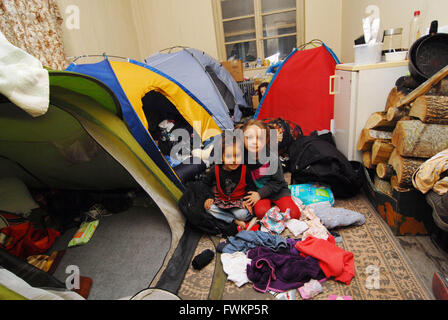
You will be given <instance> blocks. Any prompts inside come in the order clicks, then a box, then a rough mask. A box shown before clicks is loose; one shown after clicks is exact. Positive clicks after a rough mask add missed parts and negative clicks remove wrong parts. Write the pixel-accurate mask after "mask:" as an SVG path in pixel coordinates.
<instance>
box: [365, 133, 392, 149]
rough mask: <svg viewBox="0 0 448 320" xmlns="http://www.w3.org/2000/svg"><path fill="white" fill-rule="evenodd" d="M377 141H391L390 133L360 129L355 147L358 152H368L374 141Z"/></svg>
mask: <svg viewBox="0 0 448 320" xmlns="http://www.w3.org/2000/svg"><path fill="white" fill-rule="evenodd" d="M378 139H381V140H390V139H392V132H389V131H380V130H373V129H362V131H361V135H360V136H359V140H358V145H357V149H358V151H368V150H370V148H371V147H372V145H373V143H374V142H375V140H378Z"/></svg>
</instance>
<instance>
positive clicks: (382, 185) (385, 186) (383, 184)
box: [373, 175, 392, 197]
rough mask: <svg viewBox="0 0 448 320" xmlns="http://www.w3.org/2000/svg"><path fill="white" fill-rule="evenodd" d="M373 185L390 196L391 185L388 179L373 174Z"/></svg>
mask: <svg viewBox="0 0 448 320" xmlns="http://www.w3.org/2000/svg"><path fill="white" fill-rule="evenodd" d="M373 185H374V186H375V189H376V190H378V191H379V192H382V193H385V194H387V195H389V196H391V197H392V186H391V184H390V183H389V182H388V181H386V180H382V179H380V178H379V177H378V176H377V175H375V177H374V179H373Z"/></svg>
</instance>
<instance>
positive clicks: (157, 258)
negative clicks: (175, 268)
mask: <svg viewBox="0 0 448 320" xmlns="http://www.w3.org/2000/svg"><path fill="white" fill-rule="evenodd" d="M75 231H76V230H74V229H73V230H71V231H67V232H66V233H65V234H64V235H63V236H62V237H60V238H59V239H57V241H56V244H55V245H54V246H53V248H52V250H61V249H66V252H65V255H64V257H63V258H62V260H61V262H60V264H59V267H58V268H57V270H56V271H55V273H54V276H55V277H56V278H57V279H59V280H60V281H62V282H64V283H65V279H66V278H67V277H68V276H70V274H71V273H66V272H65V271H66V268H67V266H70V265H74V266H77V267H78V268H79V271H80V275H81V276H85V277H89V278H91V279H92V280H93V285H92V288H91V290H90V293H89V300H115V299H119V298H122V297H125V296H133V295H135V294H136V293H137V292H139V291H141V290H142V289H145V288H147V287H148V286H149V285H150V283H151V281H152V280H153V278H154V276H155V275H156V274H157V272H158V271H159V269H160V267H161V266H162V264H163V260H164V259H165V256H166V254H167V252H168V250H169V248H170V242H171V231H170V228H169V226H168V224H167V222H166V220H165V218H164V216H163V215H162V213H161V212H160V211H159V210H156V209H154V208H144V207H132V208H130V209H129V210H127V211H125V212H122V213H118V214H113V215H110V216H105V217H103V218H101V220H100V223H99V225H98V228H97V230H96V231H95V233H94V234H93V237H92V239H91V240H90V241H89V242H88V243H87V244H85V245H83V246H79V247H71V248H66V247H67V244H68V242H69V241H70V239H71V238H72V236H73V235H74V233H75Z"/></svg>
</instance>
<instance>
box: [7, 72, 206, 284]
mask: <svg viewBox="0 0 448 320" xmlns="http://www.w3.org/2000/svg"><path fill="white" fill-rule="evenodd" d="M49 76H50V106H49V109H48V111H47V113H46V114H44V115H42V116H40V117H36V118H33V117H31V116H30V115H29V114H27V113H26V112H25V111H23V110H22V109H20V108H18V107H17V106H15V105H14V104H12V103H11V102H10V101H9V100H8V99H6V98H5V97H3V96H1V95H0V177H17V178H20V179H21V180H22V181H23V182H25V184H26V185H27V186H28V187H30V188H56V189H68V190H92V191H107V190H116V189H127V188H141V189H143V190H144V191H145V192H146V193H147V194H148V196H149V197H150V198H151V199H152V200H153V201H154V203H155V204H156V205H157V207H158V208H159V209H160V211H161V212H162V213H163V215H164V217H165V218H166V222H167V223H168V225H169V229H170V230H171V243H170V246H169V250H168V252H167V253H166V256H165V258H164V260H163V263H162V266H161V267H160V270H159V271H158V273H157V275H156V276H155V277H154V278H153V279H152V282H151V283H148V286H149V285H155V284H156V282H157V281H158V280H159V279H160V278H161V277H162V278H163V277H164V272H165V269H166V268H167V266H169V262H170V260H172V259H174V258H175V256H176V255H175V251H176V249H177V251H179V250H180V249H179V248H178V247H179V244H180V243H181V242H182V241H183V240H182V241H181V238H182V239H184V238H185V237H186V235H185V232H184V231H185V219H184V217H183V215H182V214H181V213H180V211H179V209H178V207H177V201H178V200H179V198H180V197H181V195H182V193H181V191H180V190H179V189H178V187H177V186H176V185H175V184H174V183H173V182H172V181H171V179H169V178H168V177H167V176H166V175H165V174H164V173H163V172H162V171H161V170H160V169H159V168H158V166H157V165H156V164H155V163H154V162H153V161H152V159H151V158H150V157H149V156H148V154H147V153H146V152H145V151H144V150H143V149H142V147H141V146H140V145H139V143H138V142H137V141H136V140H135V139H134V137H133V136H132V134H131V132H130V131H129V130H128V128H127V126H126V124H125V123H124V122H123V120H122V115H121V108H120V104H119V102H118V100H117V98H116V97H115V95H114V93H113V92H112V91H111V90H110V89H109V88H108V87H107V86H106V85H104V84H103V83H102V82H100V81H98V80H96V79H94V78H92V77H89V76H86V75H81V74H77V73H71V72H65V71H49ZM187 238H188V237H187ZM197 239H198V238H197ZM190 240H191V237H190ZM142 245H145V246H148V245H151V244H142ZM190 251H191V250H190ZM183 263H184V266H185V262H183ZM186 263H187V264H188V261H187V262H186ZM185 270H186V269H185V267H184V271H185ZM175 273H178V274H181V272H179V270H177V271H176V272H175ZM165 274H166V273H165ZM149 280H151V279H149ZM177 281H179V279H177ZM172 291H175V290H172Z"/></svg>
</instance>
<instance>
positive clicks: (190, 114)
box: [66, 57, 233, 189]
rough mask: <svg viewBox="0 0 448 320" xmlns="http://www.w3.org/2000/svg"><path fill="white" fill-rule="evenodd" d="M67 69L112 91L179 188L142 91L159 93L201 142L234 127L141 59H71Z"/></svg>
mask: <svg viewBox="0 0 448 320" xmlns="http://www.w3.org/2000/svg"><path fill="white" fill-rule="evenodd" d="M66 71H71V72H76V73H80V74H84V75H89V76H91V77H94V78H96V79H97V80H100V81H101V82H103V83H104V84H105V85H106V86H108V87H109V88H110V89H111V90H112V91H113V92H114V94H115V96H116V97H117V99H118V101H119V104H120V106H121V112H122V117H123V120H124V121H125V122H126V124H127V125H128V127H129V130H130V131H131V133H132V134H133V136H134V137H135V139H136V140H137V141H138V142H139V144H140V145H141V146H142V148H143V149H144V150H145V151H146V152H147V153H148V155H149V156H150V157H151V158H152V159H153V161H154V162H155V163H156V164H157V165H158V166H159V168H160V169H161V170H162V172H163V173H165V174H166V175H167V176H168V177H169V178H170V179H171V180H172V181H173V182H174V183H175V184H176V185H177V186H178V187H179V188H180V189H183V184H182V182H181V180H180V178H179V177H178V175H177V174H176V172H175V171H174V170H173V168H172V167H171V166H170V164H169V163H168V161H167V160H166V158H165V157H164V156H163V154H162V153H161V151H160V149H159V148H158V146H157V144H156V143H155V141H154V139H153V138H152V137H151V134H150V133H149V131H148V119H147V116H146V115H145V112H144V111H143V101H142V99H143V98H144V97H145V95H146V94H147V93H149V92H152V91H155V92H158V93H161V94H162V95H163V96H164V97H165V98H167V99H168V100H169V101H170V102H171V104H172V105H174V107H175V108H176V109H177V111H178V112H179V113H180V115H182V117H183V118H184V119H185V120H186V121H187V122H188V123H189V124H190V125H191V127H192V128H193V129H194V132H196V133H197V134H198V135H199V136H200V138H201V141H202V142H204V141H206V140H209V139H211V138H213V137H215V136H216V135H219V134H220V133H221V132H222V130H225V129H233V122H232V120H231V118H230V116H229V115H228V114H226V115H223V114H222V113H219V118H217V117H216V115H215V114H214V113H213V110H210V109H209V108H208V106H206V105H205V104H204V103H202V102H201V101H200V100H199V99H198V98H197V97H196V96H195V95H194V94H193V93H192V92H191V91H189V90H188V89H187V88H185V87H184V86H183V85H182V84H181V83H179V82H177V81H176V80H175V79H173V78H172V77H170V76H168V75H167V74H165V73H163V72H162V71H160V70H158V69H156V68H153V67H151V66H149V65H146V64H144V63H141V62H138V61H135V60H132V59H129V60H127V61H113V60H110V59H109V58H108V57H106V58H105V59H104V60H103V61H101V62H98V63H92V64H76V63H72V64H71V65H70V66H69V67H68V68H67V69H66ZM192 81H194V79H193V78H192Z"/></svg>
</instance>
